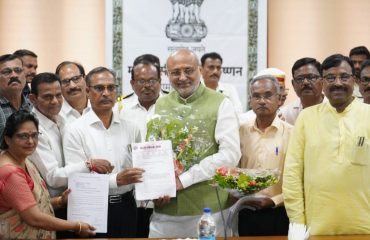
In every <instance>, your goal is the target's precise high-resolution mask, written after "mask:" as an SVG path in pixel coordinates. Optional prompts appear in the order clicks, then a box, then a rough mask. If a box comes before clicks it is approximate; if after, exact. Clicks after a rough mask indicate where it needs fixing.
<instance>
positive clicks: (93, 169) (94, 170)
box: [90, 160, 96, 172]
mask: <svg viewBox="0 0 370 240" xmlns="http://www.w3.org/2000/svg"><path fill="white" fill-rule="evenodd" d="M90 164H91V172H96V167H95V165H94V163H93V160H90Z"/></svg>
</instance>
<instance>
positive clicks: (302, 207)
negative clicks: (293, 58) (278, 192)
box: [283, 54, 370, 235]
mask: <svg viewBox="0 0 370 240" xmlns="http://www.w3.org/2000/svg"><path fill="white" fill-rule="evenodd" d="M321 73H322V76H323V79H324V93H325V96H326V97H327V98H328V100H329V102H324V103H321V104H318V105H315V106H312V107H309V108H307V109H304V110H303V111H302V112H301V113H300V115H299V116H298V119H297V121H296V124H295V127H294V131H293V134H292V137H291V140H290V142H289V147H288V152H287V156H286V159H285V168H284V178H283V194H284V203H285V208H286V210H287V213H288V217H289V220H290V222H292V223H300V224H306V225H308V226H309V227H311V234H313V235H334V234H370V202H369V199H370V188H369V183H370V164H369V162H370V154H369V153H370V145H369V143H370V142H369V139H370V125H369V121H368V120H369V119H370V106H369V105H367V104H364V103H361V102H360V101H358V100H357V99H355V98H354V97H353V96H352V92H353V86H354V83H355V78H354V74H355V70H354V67H353V64H352V61H351V60H350V59H349V58H348V57H345V56H343V55H340V54H335V55H332V56H329V57H327V58H326V59H325V60H324V62H323V63H322V66H321Z"/></svg>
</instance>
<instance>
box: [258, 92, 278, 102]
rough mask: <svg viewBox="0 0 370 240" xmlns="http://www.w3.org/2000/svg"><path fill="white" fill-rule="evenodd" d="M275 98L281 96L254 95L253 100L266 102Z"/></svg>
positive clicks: (272, 94) (270, 94) (271, 94)
mask: <svg viewBox="0 0 370 240" xmlns="http://www.w3.org/2000/svg"><path fill="white" fill-rule="evenodd" d="M274 96H279V95H278V94H274V93H266V94H264V95H260V94H252V99H253V100H255V101H257V102H258V101H261V100H262V99H264V100H267V101H271V100H272V99H273V97H274Z"/></svg>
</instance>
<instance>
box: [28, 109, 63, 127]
mask: <svg viewBox="0 0 370 240" xmlns="http://www.w3.org/2000/svg"><path fill="white" fill-rule="evenodd" d="M32 112H33V113H35V115H36V117H37V118H38V119H39V122H40V124H42V126H43V127H45V128H46V129H51V128H52V127H53V126H54V125H57V126H58V127H62V126H63V125H64V119H63V118H62V117H61V116H60V115H59V114H58V116H57V117H56V120H57V122H56V123H55V122H53V121H52V120H51V119H49V118H48V117H46V116H45V115H44V114H42V113H41V112H40V111H39V110H38V109H36V108H35V107H34V108H33V109H32Z"/></svg>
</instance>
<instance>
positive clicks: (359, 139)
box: [357, 137, 365, 147]
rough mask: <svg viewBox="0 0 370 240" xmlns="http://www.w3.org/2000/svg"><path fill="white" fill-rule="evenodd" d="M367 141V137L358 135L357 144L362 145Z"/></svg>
mask: <svg viewBox="0 0 370 240" xmlns="http://www.w3.org/2000/svg"><path fill="white" fill-rule="evenodd" d="M364 142H365V137H358V143H357V146H359V147H362V146H363V145H364Z"/></svg>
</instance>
